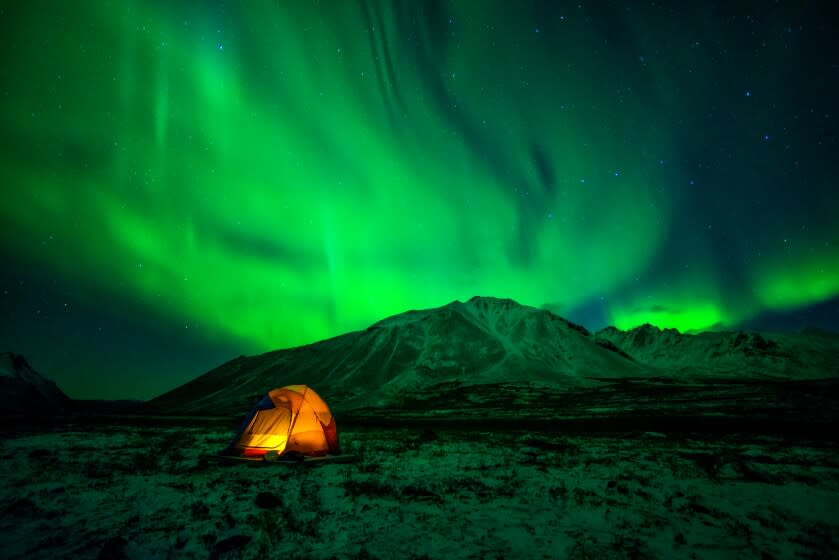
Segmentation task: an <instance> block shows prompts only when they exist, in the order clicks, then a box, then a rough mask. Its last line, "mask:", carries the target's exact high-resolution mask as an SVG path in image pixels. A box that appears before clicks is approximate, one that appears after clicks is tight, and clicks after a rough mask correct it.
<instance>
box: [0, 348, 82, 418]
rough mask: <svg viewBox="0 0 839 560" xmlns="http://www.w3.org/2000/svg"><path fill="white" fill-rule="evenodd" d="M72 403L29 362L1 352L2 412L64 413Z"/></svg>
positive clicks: (0, 391)
mask: <svg viewBox="0 0 839 560" xmlns="http://www.w3.org/2000/svg"><path fill="white" fill-rule="evenodd" d="M69 403H70V399H69V397H67V395H65V394H64V393H63V392H62V391H61V389H59V388H58V386H57V385H56V384H55V383H54V382H53V381H50V380H49V379H47V378H45V377H44V376H42V375H41V374H39V373H38V372H36V371H35V370H34V369H32V367H31V366H30V365H29V363H28V362H27V361H26V359H25V358H24V357H23V356H21V355H19V354H12V353H11V352H3V353H0V413H12V414H15V413H23V412H32V411H34V410H37V411H39V413H40V414H44V413H47V414H49V413H50V412H60V411H62V410H63V409H64V408H65V407H67V406H68V405H69Z"/></svg>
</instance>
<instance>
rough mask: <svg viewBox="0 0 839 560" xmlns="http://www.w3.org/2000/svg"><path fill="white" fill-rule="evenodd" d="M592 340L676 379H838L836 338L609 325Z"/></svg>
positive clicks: (838, 342) (819, 333) (818, 333)
mask: <svg viewBox="0 0 839 560" xmlns="http://www.w3.org/2000/svg"><path fill="white" fill-rule="evenodd" d="M596 338H597V339H598V340H600V341H603V342H608V343H611V344H614V345H615V346H616V347H617V348H619V349H620V350H621V351H623V352H625V353H626V354H627V355H628V356H630V357H631V358H632V359H634V360H636V361H637V362H639V363H641V364H644V365H647V366H650V367H652V368H655V369H658V370H660V371H661V372H662V375H667V376H672V377H675V378H678V379H690V378H692V377H700V378H701V377H707V376H714V377H736V378H738V379H743V378H752V379H754V378H757V379H784V380H789V379H816V378H825V377H839V336H837V335H835V334H832V333H829V332H826V331H817V330H812V329H811V330H806V331H802V332H797V333H759V332H703V333H699V334H695V335H693V334H682V333H680V332H679V331H677V330H676V329H664V330H662V329H659V328H658V327H655V326H652V325H649V324H646V325H643V326H640V327H636V328H634V329H632V330H629V331H621V330H618V329H616V328H614V327H607V328H605V329H603V330H602V331H600V332H598V333H597V335H596Z"/></svg>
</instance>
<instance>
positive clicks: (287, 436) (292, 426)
mask: <svg viewBox="0 0 839 560" xmlns="http://www.w3.org/2000/svg"><path fill="white" fill-rule="evenodd" d="M308 389H309V386H308V385H303V398H302V399H301V400H300V406H303V401H304V400H306V391H307V390H308ZM300 406H298V407H297V412H294V411H293V410H292V411H291V412H292V414H294V417H293V418H292V419H291V424H289V425H288V433H287V434H286V435H285V444H286V447H288V439H289V438H290V437H291V432H293V431H294V423H295V422H297V417H298V416H300Z"/></svg>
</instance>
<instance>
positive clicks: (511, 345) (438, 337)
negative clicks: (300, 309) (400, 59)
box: [150, 297, 650, 414]
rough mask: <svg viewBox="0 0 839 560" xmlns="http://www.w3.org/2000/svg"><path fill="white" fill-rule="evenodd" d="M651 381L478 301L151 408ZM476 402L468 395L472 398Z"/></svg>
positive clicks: (215, 410)
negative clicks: (282, 389)
mask: <svg viewBox="0 0 839 560" xmlns="http://www.w3.org/2000/svg"><path fill="white" fill-rule="evenodd" d="M649 371H650V370H649V368H646V367H644V366H643V365H641V364H638V363H636V362H635V361H633V360H631V359H629V358H628V357H627V356H626V355H625V354H624V353H623V352H621V351H620V350H619V349H618V348H616V347H615V346H614V345H612V344H610V343H609V342H608V341H605V340H597V339H596V338H595V337H594V336H593V335H592V334H591V333H589V332H588V331H587V330H586V329H585V328H583V327H581V326H579V325H575V324H573V323H571V322H569V321H566V320H565V319H563V318H561V317H559V316H557V315H554V314H553V313H551V312H550V311H547V310H544V309H536V308H534V307H528V306H524V305H519V304H518V303H516V302H514V301H512V300H509V299H497V298H491V297H474V298H472V299H470V300H469V301H467V302H465V303H463V302H460V301H453V302H452V303H449V304H448V305H444V306H442V307H438V308H434V309H426V310H420V311H408V312H406V313H402V314H399V315H395V316H393V317H389V318H387V319H384V320H382V321H379V322H378V323H375V324H374V325H372V326H370V327H369V328H367V329H366V330H363V331H357V332H351V333H347V334H344V335H341V336H338V337H335V338H331V339H328V340H324V341H321V342H317V343H314V344H310V345H307V346H301V347H298V348H292V349H288V350H279V351H275V352H268V353H266V354H262V355H259V356H252V357H245V356H241V357H239V358H236V359H234V360H232V361H230V362H227V363H225V364H223V365H221V366H219V367H218V368H216V369H214V370H212V371H210V372H208V373H206V374H204V375H202V376H200V377H198V378H197V379H195V380H193V381H191V382H189V383H187V384H185V385H183V386H181V387H178V388H177V389H174V390H173V391H170V392H169V393H166V394H164V395H161V396H160V397H157V398H156V399H153V400H152V401H151V402H150V404H151V406H152V407H155V408H159V409H164V410H179V411H181V412H184V413H208V414H238V413H241V412H242V411H243V410H247V409H248V408H249V407H250V406H251V404H252V403H253V401H254V399H255V398H257V397H258V396H259V395H260V394H262V393H264V392H265V391H267V390H269V389H271V388H273V387H278V386H282V385H288V384H294V383H306V384H308V385H311V386H312V387H314V388H315V389H316V390H317V391H318V392H319V393H320V394H321V395H322V396H323V397H324V398H325V399H326V400H327V402H329V403H330V405H331V406H332V407H334V408H336V409H339V410H341V409H353V408H360V407H369V406H395V405H398V404H399V403H401V402H404V401H405V400H406V399H411V398H412V397H415V396H417V395H422V394H424V395H425V396H426V397H428V398H431V397H433V396H434V395H433V394H432V395H429V394H428V393H427V391H428V390H429V388H432V387H438V388H445V387H451V388H454V387H457V388H459V389H462V387H463V386H469V387H484V388H487V387H496V389H497V388H498V386H499V385H505V384H511V385H514V386H515V387H521V384H522V383H528V384H531V385H535V386H549V387H566V388H567V387H584V386H592V385H594V384H597V383H598V382H597V381H596V379H597V378H622V377H627V376H628V377H644V376H647V375H649ZM478 393H479V391H477V390H472V391H470V398H473V399H475V398H478Z"/></svg>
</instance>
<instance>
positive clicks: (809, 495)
mask: <svg viewBox="0 0 839 560" xmlns="http://www.w3.org/2000/svg"><path fill="white" fill-rule="evenodd" d="M74 422H75V423H66V422H64V423H62V422H60V421H59V422H56V423H54V424H53V425H52V426H51V427H45V426H42V427H40V428H37V429H34V430H30V431H28V432H26V433H24V432H21V431H20V429H19V428H17V427H16V428H14V429H11V428H8V427H7V428H6V429H5V433H4V434H3V439H2V444H0V480H3V481H4V484H3V486H2V488H1V489H0V556H2V557H3V558H97V557H98V558H160V559H168V558H265V557H271V558H570V559H584V558H585V559H591V558H744V559H749V558H756V559H767V558H830V557H836V555H837V552H836V551H837V549H839V538H837V535H839V508H837V504H839V453H837V448H836V444H835V439H834V438H833V437H832V436H831V435H827V436H825V434H815V433H814V434H812V436H813V437H806V435H802V434H796V435H795V436H794V437H791V436H789V435H788V434H787V435H773V436H770V435H761V434H759V433H754V432H753V431H752V432H750V433H748V434H740V435H737V434H729V435H721V434H720V433H718V431H717V432H714V433H707V434H705V435H702V434H698V433H690V432H689V430H688V431H683V430H682V429H681V428H680V429H679V430H675V431H668V430H663V432H667V433H662V432H659V431H638V430H633V429H629V430H628V431H624V429H623V428H622V427H621V426H620V425H614V426H612V430H611V431H609V430H599V431H598V432H597V433H586V432H585V431H584V430H578V431H577V432H575V433H562V432H561V425H558V426H557V429H555V430H552V431H540V432H532V431H526V430H521V429H512V430H507V431H499V430H497V429H495V427H493V429H492V430H491V431H490V430H481V428H480V426H479V425H475V424H472V425H470V426H469V427H468V428H462V429H453V428H452V427H451V426H449V427H442V426H439V425H438V426H435V427H434V428H433V429H430V428H427V427H426V426H422V425H413V426H412V427H410V428H408V427H403V428H396V427H394V428H389V429H382V428H373V427H369V426H368V427H361V426H356V427H347V426H346V423H345V424H344V429H343V430H341V443H342V446H343V447H344V449H345V451H347V452H350V453H355V454H357V455H358V460H357V461H356V462H354V463H350V464H321V465H310V464H271V465H261V464H257V465H251V464H236V465H224V464H217V463H215V462H212V461H208V460H207V459H206V457H207V456H209V455H212V454H214V453H216V452H217V451H218V450H220V449H221V448H222V447H224V445H225V444H226V443H227V441H228V438H229V437H230V435H231V430H232V425H231V423H230V421H229V420H224V421H218V420H217V421H209V420H207V419H185V418H180V419H167V420H165V421H164V420H159V419H153V418H145V419H142V418H136V417H135V418H132V419H125V418H124V419H122V420H121V421H120V420H118V419H117V418H116V417H114V418H111V419H108V420H105V419H101V418H100V419H99V420H98V421H92V420H91V419H90V418H88V419H87V420H85V421H84V422H79V421H78V420H76V421H74ZM340 428H341V424H339V429H340Z"/></svg>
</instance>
